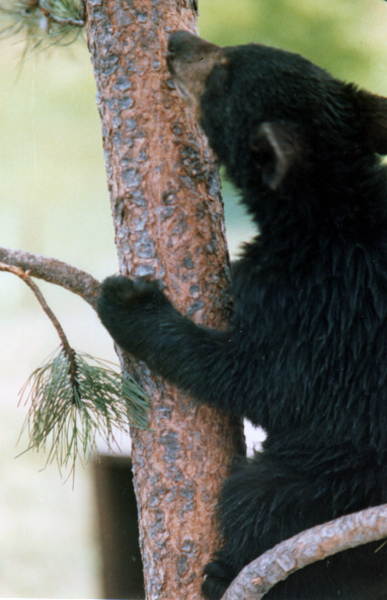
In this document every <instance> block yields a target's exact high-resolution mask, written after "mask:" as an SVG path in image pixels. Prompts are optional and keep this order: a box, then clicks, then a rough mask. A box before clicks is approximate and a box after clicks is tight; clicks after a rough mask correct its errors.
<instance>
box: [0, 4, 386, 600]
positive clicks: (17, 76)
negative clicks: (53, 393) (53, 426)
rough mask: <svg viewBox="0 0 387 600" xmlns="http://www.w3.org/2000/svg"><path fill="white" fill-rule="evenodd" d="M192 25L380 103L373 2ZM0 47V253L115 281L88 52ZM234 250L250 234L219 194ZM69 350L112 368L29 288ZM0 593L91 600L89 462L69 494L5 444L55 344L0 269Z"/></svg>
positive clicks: (380, 30)
mask: <svg viewBox="0 0 387 600" xmlns="http://www.w3.org/2000/svg"><path fill="white" fill-rule="evenodd" d="M199 8H200V20H199V27H200V32H201V35H202V36H203V37H205V38H206V39H208V40H211V41H213V42H215V43H218V44H222V45H226V44H239V43H245V42H249V41H258V42H261V43H265V44H269V45H273V46H277V47H282V48H284V49H287V50H291V51H295V52H299V53H301V54H304V55H305V56H306V57H308V58H310V59H311V60H313V61H314V62H316V63H317V64H319V65H320V66H323V67H325V68H327V69H328V70H330V71H331V72H332V73H333V74H335V75H336V76H338V77H341V78H343V79H345V80H347V81H355V82H357V83H358V84H359V85H361V86H363V87H366V88H368V89H370V90H371V91H374V92H377V93H380V94H384V95H387V3H386V2H383V1H382V0H227V1H226V0H201V2H200V7H199ZM21 52H22V42H21V41H20V40H15V39H6V40H3V41H1V42H0V131H1V135H0V173H1V176H0V214H1V217H0V245H1V246H6V247H12V248H20V249H24V250H29V251H32V252H38V253H41V254H45V255H47V256H53V257H55V258H59V259H61V260H64V261H66V262H69V263H71V264H73V265H75V266H77V267H79V268H82V269H85V270H86V271H88V272H90V273H91V274H93V275H94V276H95V277H97V278H103V277H104V276H106V275H108V274H110V273H113V272H115V271H117V260H116V255H115V247H114V241H113V229H112V224H111V218H110V208H109V200H108V194H107V188H106V182H105V171H104V164H103V155H102V146H101V138H100V124H99V117H98V114H97V109H96V105H95V102H94V96H95V85H94V81H93V74H92V69H91V65H90V61H89V57H88V53H87V49H86V45H85V44H82V43H77V44H76V45H74V46H72V47H69V48H60V47H59V48H55V49H51V50H50V51H47V52H44V53H40V54H35V55H29V56H28V57H27V59H26V60H25V61H24V63H23V65H22V68H20V64H19V57H20V54H21ZM224 197H225V204H226V220H227V221H226V224H227V233H228V237H229V243H230V248H231V252H232V254H234V253H235V252H236V250H237V248H238V244H239V242H240V240H243V239H246V238H248V237H249V236H250V235H251V233H252V228H251V225H250V224H249V221H248V219H247V218H246V217H245V216H244V214H243V211H242V210H241V208H240V207H239V206H238V203H237V200H236V195H235V193H234V192H233V191H232V190H231V188H230V187H229V185H228V184H225V185H224ZM39 285H40V286H41V288H42V290H43V292H44V294H45V295H46V299H47V301H48V302H49V304H50V306H51V307H52V308H53V310H54V312H55V313H56V315H57V316H58V318H59V319H60V321H61V323H62V325H63V326H64V328H65V330H66V332H67V334H68V336H69V339H70V342H71V343H72V344H73V346H74V347H75V348H76V349H78V350H81V351H85V352H89V353H91V354H94V355H96V356H100V357H103V358H108V359H112V360H114V361H116V359H115V355H114V352H113V348H112V344H111V342H110V340H109V338H108V336H107V334H105V332H104V330H103V329H102V327H101V326H100V325H99V324H98V322H97V319H96V317H95V315H94V313H93V311H92V310H91V309H89V307H88V306H87V305H86V304H85V303H84V302H83V301H81V300H79V299H78V298H76V297H75V296H73V295H72V294H69V293H68V292H65V291H64V290H62V289H56V288H55V287H54V286H50V285H47V284H44V283H41V284H39ZM0 332H1V338H0V339H1V345H0V381H1V385H0V596H1V597H54V598H98V597H101V586H100V581H99V565H100V562H99V561H100V558H99V551H98V532H97V529H96V520H95V513H96V510H95V498H94V489H93V480H92V470H91V467H90V466H87V467H86V468H85V469H82V467H81V466H79V468H78V470H77V474H76V479H75V487H74V489H73V488H72V484H71V481H69V482H67V483H64V480H63V479H60V477H59V474H58V471H57V468H56V465H51V466H49V467H47V469H45V470H43V471H41V469H42V467H44V464H45V460H44V455H35V454H31V453H27V454H25V455H23V456H21V457H19V458H15V457H16V455H17V454H19V453H20V452H21V451H22V450H23V449H24V448H25V447H26V444H27V438H26V437H25V436H24V437H22V439H21V441H20V442H19V444H18V445H17V446H16V442H17V439H18V436H19V432H20V429H21V426H22V423H23V420H24V417H25V413H26V408H25V407H20V408H17V401H18V390H19V389H20V388H21V387H22V385H23V383H24V382H25V381H26V379H27V378H28V376H29V374H30V373H31V371H32V370H33V369H34V368H36V367H37V366H38V365H39V364H40V363H41V362H42V361H43V360H44V359H45V358H46V357H47V355H49V354H50V353H51V352H52V351H53V350H54V349H55V348H56V347H57V346H58V340H57V338H56V334H55V332H54V330H53V328H52V326H51V324H50V323H49V322H48V320H47V319H46V318H45V317H44V315H43V314H42V313H41V310H40V308H39V307H38V305H37V302H36V300H35V298H34V297H33V296H32V294H31V292H30V291H29V290H28V288H27V287H26V286H25V285H23V284H22V283H21V282H20V281H19V280H17V278H16V277H14V276H13V275H10V274H4V273H0Z"/></svg>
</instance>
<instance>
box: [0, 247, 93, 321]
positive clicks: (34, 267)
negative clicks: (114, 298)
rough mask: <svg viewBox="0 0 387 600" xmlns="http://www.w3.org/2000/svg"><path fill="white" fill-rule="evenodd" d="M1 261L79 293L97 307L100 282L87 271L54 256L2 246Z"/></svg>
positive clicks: (0, 249)
mask: <svg viewBox="0 0 387 600" xmlns="http://www.w3.org/2000/svg"><path fill="white" fill-rule="evenodd" d="M0 261H1V262H3V263H4V264H6V265H12V266H14V267H20V268H21V269H22V270H23V271H27V272H29V274H30V275H31V276H32V277H37V278H39V279H43V280H44V281H48V282H49V283H54V284H55V285H60V286H62V287H64V288H66V289H67V290H69V291H70V292H73V293H74V294H78V296H81V298H83V299H84V300H86V302H88V303H89V304H90V305H91V306H92V307H93V308H94V310H95V309H96V301H97V296H98V291H99V287H100V283H99V281H97V280H96V279H94V277H92V276H91V275H89V274H88V273H86V272H85V271H81V270H80V269H76V268H75V267H72V266H70V265H68V264H67V263H64V262H62V261H60V260H56V259H54V258H47V257H45V256H41V255H40V254H32V253H31V252H22V251H21V250H10V249H8V248H0Z"/></svg>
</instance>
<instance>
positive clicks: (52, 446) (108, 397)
mask: <svg viewBox="0 0 387 600" xmlns="http://www.w3.org/2000/svg"><path fill="white" fill-rule="evenodd" d="M111 366H112V365H111V364H110V363H108V362H106V361H102V360H99V359H95V358H92V357H90V356H89V355H86V354H78V353H75V352H74V351H73V356H72V357H69V354H68V351H67V350H65V349H64V348H63V347H61V348H60V350H59V352H57V353H56V354H55V355H54V356H51V357H50V358H49V360H48V362H47V363H45V364H44V365H42V366H41V367H39V368H38V369H36V370H35V371H34V372H33V373H32V374H31V376H30V378H29V380H28V381H27V383H26V385H25V386H24V388H23V389H22V391H21V399H23V398H24V399H25V401H26V403H27V402H29V403H30V409H29V412H28V414H27V418H26V421H25V424H24V427H23V431H24V430H25V429H27V430H28V432H29V439H30V441H29V446H28V448H27V450H30V449H32V448H34V449H36V450H46V449H47V447H49V450H48V456H47V464H48V463H51V462H52V461H54V460H56V461H57V463H58V466H59V469H60V470H61V469H62V468H67V467H68V466H70V467H71V471H74V469H75V464H76V461H77V459H78V457H79V456H80V455H82V456H84V457H85V458H86V459H87V458H88V457H89V456H90V455H91V454H92V453H93V452H94V451H95V450H96V436H97V434H98V435H99V436H100V437H102V439H103V440H104V442H105V443H106V444H107V446H108V447H111V445H112V443H114V442H115V437H114V436H115V432H116V430H117V428H118V429H121V430H125V431H128V430H129V427H140V428H143V429H144V428H146V427H147V424H148V420H147V412H148V410H149V408H150V402H149V399H148V397H147V395H146V393H145V392H144V391H143V390H142V389H141V387H140V386H139V385H138V384H137V383H136V381H135V380H134V379H133V378H132V377H130V376H129V375H128V374H126V375H125V377H123V376H121V375H120V374H119V373H117V372H116V371H114V370H113V369H112V368H111Z"/></svg>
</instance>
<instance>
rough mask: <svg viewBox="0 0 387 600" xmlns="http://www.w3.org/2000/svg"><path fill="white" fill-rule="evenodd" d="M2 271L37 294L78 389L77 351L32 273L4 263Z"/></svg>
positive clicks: (72, 380)
mask: <svg viewBox="0 0 387 600" xmlns="http://www.w3.org/2000/svg"><path fill="white" fill-rule="evenodd" d="M0 271H8V272H9V273H13V274H14V275H17V276H18V277H20V279H22V280H23V281H24V283H26V284H27V285H28V287H29V288H30V289H31V290H32V291H33V293H34V294H35V296H36V298H37V300H38V302H39V304H40V306H41V307H42V308H43V310H44V312H45V313H46V315H47V316H48V318H49V319H50V321H51V323H52V324H53V325H54V327H55V329H56V331H57V333H58V335H59V338H60V341H61V344H62V348H63V350H64V352H65V354H66V356H67V358H68V360H69V376H70V379H71V383H72V386H73V389H74V388H75V389H78V382H77V377H76V375H77V364H76V360H75V351H74V350H73V348H72V347H71V346H70V344H69V341H68V339H67V336H66V334H65V332H64V330H63V327H62V325H61V324H60V323H59V321H58V319H57V318H56V316H55V314H54V313H53V311H52V310H51V308H50V307H49V306H48V304H47V302H46V300H45V298H44V296H43V294H42V292H41V291H40V289H39V288H38V286H37V285H36V283H35V282H34V281H33V280H32V279H31V277H30V271H23V269H21V268H20V267H14V266H12V265H7V264H5V263H2V262H0ZM75 401H76V399H75V392H74V403H75Z"/></svg>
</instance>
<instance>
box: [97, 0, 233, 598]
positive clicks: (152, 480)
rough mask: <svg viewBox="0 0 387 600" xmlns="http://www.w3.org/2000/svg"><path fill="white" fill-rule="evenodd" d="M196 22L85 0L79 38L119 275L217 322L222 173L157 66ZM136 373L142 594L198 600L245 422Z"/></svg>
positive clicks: (170, 7) (183, 10) (171, 7)
mask: <svg viewBox="0 0 387 600" xmlns="http://www.w3.org/2000/svg"><path fill="white" fill-rule="evenodd" d="M196 16H197V15H196V7H195V4H194V3H193V2H192V1H191V0H130V1H126V2H122V0H88V1H87V38H88V44H89V48H90V52H91V57H92V63H93V67H94V73H95V78H96V82H97V90H98V91H97V102H98V107H99V111H100V115H101V120H102V134H103V144H104V150H105V157H106V166H107V174H108V185H109V190H110V197H111V206H112V213H113V220H114V226H115V234H116V244H117V249H118V256H119V264H120V271H121V273H123V274H125V275H129V276H131V277H138V276H151V277H155V278H158V279H160V280H162V281H163V282H164V283H165V285H166V291H167V294H168V295H169V297H170V298H171V300H172V301H173V302H174V303H175V305H176V306H177V307H178V308H179V309H180V310H181V311H182V312H183V313H185V314H187V315H189V316H190V317H191V318H192V319H194V320H195V321H196V322H198V323H203V324H205V325H207V326H211V327H224V326H225V324H226V321H227V316H228V297H227V293H226V287H227V274H228V256H227V248H226V243H225V238H224V225H223V214H222V213H223V211H222V204H221V199H220V191H219V190H220V188H219V177H218V173H217V172H216V169H215V168H214V164H213V159H212V156H211V154H210V152H209V149H208V147H207V144H206V140H205V139H204V137H203V136H202V135H201V134H200V133H199V131H198V129H197V126H196V124H195V123H194V121H193V118H192V117H191V116H190V114H189V113H187V111H186V108H185V106H184V105H183V103H182V102H181V101H180V100H179V99H178V97H177V95H176V93H175V92H174V90H173V83H172V82H171V80H170V76H169V75H168V73H167V71H166V65H165V52H166V40H167V37H168V34H169V33H170V32H172V31H173V30H175V29H177V28H182V29H187V30H191V31H196ZM125 368H129V369H132V366H131V365H130V363H129V361H128V359H127V358H126V359H125ZM136 368H137V372H140V373H141V383H142V385H143V386H144V387H145V388H146V389H147V390H148V392H149V394H150V396H151V398H152V402H153V411H152V416H151V421H150V427H151V428H152V431H146V432H139V431H136V432H133V438H132V441H133V449H132V459H133V465H134V475H135V487H136V494H137V501H138V506H139V512H140V537H141V547H142V555H143V562H144V573H145V586H146V592H147V598H148V600H150V599H156V598H157V600H162V599H163V598H168V599H169V600H171V599H174V598H179V600H182V599H187V600H188V599H189V600H191V599H192V600H193V599H194V598H196V599H198V598H199V597H200V591H199V588H200V583H201V572H202V569H203V565H204V564H205V563H206V562H207V560H208V559H209V557H210V555H211V553H212V551H213V550H214V549H215V546H216V545H217V544H218V543H219V542H218V541H217V537H218V536H217V532H216V528H215V527H214V521H213V513H214V506H215V502H216V496H217V492H218V490H219V486H220V484H221V482H222V480H223V479H224V477H225V476H226V473H227V471H228V469H229V466H230V462H231V460H232V458H233V457H234V455H235V452H236V451H241V449H242V448H243V442H242V440H243V437H242V433H241V424H240V423H235V420H233V421H231V420H230V419H229V417H227V416H226V415H224V414H220V413H219V412H216V411H214V410H212V409H209V408H207V407H203V406H202V407H198V406H196V405H195V404H194V403H193V402H191V401H190V400H189V399H188V398H186V397H182V396H181V395H179V394H178V392H177V391H176V390H175V389H173V388H172V387H171V386H168V385H165V384H163V383H162V382H161V381H159V380H157V379H155V378H153V377H152V376H151V375H150V373H149V371H148V370H147V368H146V367H145V366H144V365H137V367H136Z"/></svg>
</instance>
